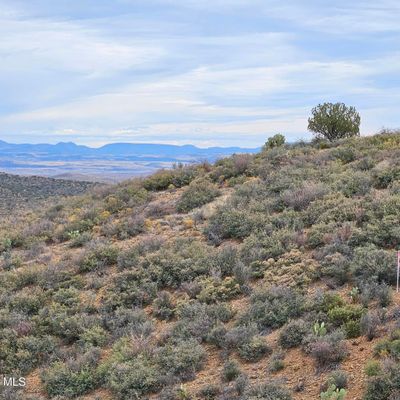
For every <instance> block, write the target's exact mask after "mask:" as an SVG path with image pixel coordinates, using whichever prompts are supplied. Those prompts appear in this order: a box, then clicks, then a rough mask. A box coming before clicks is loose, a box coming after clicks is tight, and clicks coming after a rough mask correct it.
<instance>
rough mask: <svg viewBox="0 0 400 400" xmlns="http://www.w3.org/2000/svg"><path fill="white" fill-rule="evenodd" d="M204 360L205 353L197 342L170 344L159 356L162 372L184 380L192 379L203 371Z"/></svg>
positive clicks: (159, 352)
mask: <svg viewBox="0 0 400 400" xmlns="http://www.w3.org/2000/svg"><path fill="white" fill-rule="evenodd" d="M204 358H205V351H204V349H203V347H202V346H201V345H200V344H199V343H198V342H197V341H196V340H187V341H181V342H180V341H178V342H177V343H174V344H168V345H166V346H164V347H162V348H160V349H159V351H158V354H157V360H158V364H159V366H160V369H161V372H162V373H163V374H165V375H170V376H172V377H175V378H180V379H182V380H187V379H190V378H192V377H193V376H194V374H195V372H196V371H198V370H200V369H201V367H202V365H203V361H204Z"/></svg>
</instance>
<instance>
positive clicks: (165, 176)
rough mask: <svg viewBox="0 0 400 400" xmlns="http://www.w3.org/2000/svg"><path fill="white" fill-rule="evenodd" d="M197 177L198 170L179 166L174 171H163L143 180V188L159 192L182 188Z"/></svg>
mask: <svg viewBox="0 0 400 400" xmlns="http://www.w3.org/2000/svg"><path fill="white" fill-rule="evenodd" d="M195 177H196V170H195V168H193V167H184V166H182V165H179V166H178V167H177V168H174V169H172V170H161V171H159V172H156V173H155V174H153V175H151V176H149V177H148V178H146V179H144V180H143V187H144V188H145V189H146V190H150V191H158V190H165V189H168V188H169V187H171V186H172V187H178V188H179V187H182V186H186V185H189V183H190V182H191V181H192V180H193V179H194V178H195Z"/></svg>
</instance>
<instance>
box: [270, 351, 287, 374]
mask: <svg viewBox="0 0 400 400" xmlns="http://www.w3.org/2000/svg"><path fill="white" fill-rule="evenodd" d="M284 359H285V353H284V352H283V351H277V352H275V353H273V354H272V356H271V358H270V359H269V364H268V371H269V372H272V373H274V372H278V371H280V370H282V369H283V368H285V362H284Z"/></svg>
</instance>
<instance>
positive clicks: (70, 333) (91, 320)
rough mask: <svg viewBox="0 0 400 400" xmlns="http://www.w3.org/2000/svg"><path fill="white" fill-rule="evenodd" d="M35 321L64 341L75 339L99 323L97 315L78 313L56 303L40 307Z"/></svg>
mask: <svg viewBox="0 0 400 400" xmlns="http://www.w3.org/2000/svg"><path fill="white" fill-rule="evenodd" d="M37 321H38V324H39V326H40V327H41V329H45V331H46V332H48V333H50V334H52V335H55V336H58V337H59V338H62V339H63V340H64V341H65V342H66V343H73V342H75V341H77V340H78V339H79V338H80V336H81V335H82V333H83V332H84V331H85V329H88V328H90V327H92V326H94V325H98V324H99V321H98V317H97V316H94V315H92V316H89V315H88V314H84V313H79V312H77V311H76V310H75V311H74V310H73V309H72V310H71V309H70V308H68V307H66V306H63V305H60V304H57V303H52V304H51V305H50V306H48V307H44V308H43V309H41V310H40V312H39V315H38V319H37Z"/></svg>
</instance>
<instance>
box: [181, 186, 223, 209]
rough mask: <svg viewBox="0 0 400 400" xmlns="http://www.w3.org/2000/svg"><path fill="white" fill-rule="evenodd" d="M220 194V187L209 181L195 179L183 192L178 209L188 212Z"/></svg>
mask: <svg viewBox="0 0 400 400" xmlns="http://www.w3.org/2000/svg"><path fill="white" fill-rule="evenodd" d="M218 194H219V191H218V188H217V187H216V186H215V185H214V184H212V183H211V182H209V181H206V180H199V181H193V182H192V183H191V184H190V185H189V187H188V188H187V189H186V190H185V191H184V192H183V193H182V195H181V198H180V199H179V201H178V203H177V205H176V209H177V210H178V211H179V212H188V211H190V210H193V209H194V208H197V207H200V206H202V205H204V204H207V203H209V202H210V201H212V200H214V199H215V198H216V197H217V196H218Z"/></svg>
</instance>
